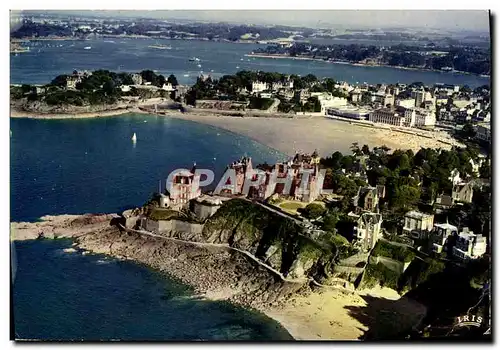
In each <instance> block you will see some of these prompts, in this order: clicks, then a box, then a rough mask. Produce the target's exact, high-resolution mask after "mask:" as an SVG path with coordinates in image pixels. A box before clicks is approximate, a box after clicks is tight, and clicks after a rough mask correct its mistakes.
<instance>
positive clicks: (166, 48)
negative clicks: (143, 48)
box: [148, 45, 172, 50]
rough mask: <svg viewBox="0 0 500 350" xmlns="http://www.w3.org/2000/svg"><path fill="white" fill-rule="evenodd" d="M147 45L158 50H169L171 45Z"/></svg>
mask: <svg viewBox="0 0 500 350" xmlns="http://www.w3.org/2000/svg"><path fill="white" fill-rule="evenodd" d="M148 47H150V48H152V49H160V50H171V49H172V46H166V45H149V46H148Z"/></svg>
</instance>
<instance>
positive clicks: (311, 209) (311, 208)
mask: <svg viewBox="0 0 500 350" xmlns="http://www.w3.org/2000/svg"><path fill="white" fill-rule="evenodd" d="M325 211H326V209H325V208H324V207H323V206H322V205H321V204H318V203H310V204H308V205H307V206H306V207H305V208H304V211H303V215H304V217H306V218H308V219H317V218H319V217H320V216H321V215H323V214H324V213H325Z"/></svg>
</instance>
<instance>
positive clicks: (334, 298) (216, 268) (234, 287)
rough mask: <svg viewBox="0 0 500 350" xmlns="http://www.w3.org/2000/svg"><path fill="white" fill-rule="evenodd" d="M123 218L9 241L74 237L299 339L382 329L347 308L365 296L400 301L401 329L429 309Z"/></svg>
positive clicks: (29, 232) (92, 218) (76, 219)
mask: <svg viewBox="0 0 500 350" xmlns="http://www.w3.org/2000/svg"><path fill="white" fill-rule="evenodd" d="M118 218H119V216H118V215H116V214H100V215H93V214H85V215H60V216H45V217H43V218H41V221H40V222H34V223H11V241H13V242H14V243H15V241H16V240H26V239H37V238H40V234H41V233H43V235H42V236H43V238H49V239H53V238H72V239H73V240H74V241H75V243H74V246H75V247H78V248H81V249H84V250H85V252H86V251H89V252H93V253H98V254H106V255H109V256H113V257H116V258H118V259H126V260H131V261H134V262H138V263H142V264H145V265H147V266H149V267H151V268H154V269H156V270H159V271H161V272H162V273H165V274H167V275H169V276H171V277H173V278H175V279H177V280H180V281H181V282H183V283H185V284H187V285H189V286H192V287H193V288H194V290H195V292H196V294H197V295H198V296H200V297H204V298H207V299H210V300H227V301H229V302H232V303H234V304H237V305H241V306H244V307H246V308H251V309H254V310H258V311H260V312H262V313H264V314H266V315H267V316H268V317H271V318H273V319H275V320H277V321H278V322H280V323H281V324H282V325H283V326H284V327H285V328H286V329H287V330H288V331H289V332H290V334H291V335H292V336H293V337H294V338H295V339H297V340H300V339H303V340H310V339H340V340H345V339H357V338H360V337H362V335H363V332H366V331H367V330H368V329H371V328H376V327H382V326H379V325H377V322H373V323H371V321H370V323H368V324H367V323H366V322H364V321H363V320H362V319H358V317H356V315H354V314H353V313H352V312H351V311H349V310H350V309H352V308H363V305H366V307H368V305H367V300H371V299H367V298H375V296H376V297H377V298H384V299H383V300H389V301H392V300H394V305H395V306H394V308H396V307H397V309H398V310H399V311H398V312H397V313H398V315H399V316H398V317H400V318H401V320H402V321H401V322H400V324H399V325H398V326H397V327H396V328H397V329H400V328H405V327H409V326H411V325H412V324H414V323H415V322H416V320H418V319H419V318H420V317H421V316H422V315H423V313H424V312H425V308H424V307H423V306H422V305H420V304H417V303H415V302H413V301H411V300H406V299H405V298H399V296H398V295H397V293H396V292H394V291H392V290H388V289H385V290H384V289H378V290H376V291H362V292H361V293H354V294H353V293H350V294H347V293H343V292H340V291H336V290H328V289H324V288H316V287H312V286H310V284H309V283H308V282H307V281H305V282H304V283H295V282H288V281H284V280H283V279H282V278H280V277H279V276H277V275H276V274H273V273H270V271H269V270H267V269H266V268H264V267H263V266H261V265H259V264H257V263H256V262H255V261H253V260H252V259H250V258H249V257H247V256H245V255H244V254H242V253H239V252H237V251H234V250H231V249H229V248H228V247H212V246H206V247H205V246H200V245H199V244H198V245H197V244H194V243H191V244H190V243H189V242H179V241H175V240H171V239H168V238H162V237H153V236H148V235H143V234H139V233H134V232H127V231H124V230H120V229H119V228H118V227H117V226H115V225H114V222H113V221H114V220H118ZM85 252H84V253H85ZM381 300H382V299H381ZM384 307H385V306H384ZM377 312H378V311H377ZM373 320H375V319H373ZM384 327H387V325H385V326H384Z"/></svg>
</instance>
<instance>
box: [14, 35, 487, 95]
mask: <svg viewBox="0 0 500 350" xmlns="http://www.w3.org/2000/svg"><path fill="white" fill-rule="evenodd" d="M23 45H24V46H29V48H30V51H29V52H25V53H19V54H18V55H17V56H16V55H13V54H11V56H10V59H11V60H10V62H11V63H10V65H11V83H12V84H22V83H26V84H46V83H49V82H50V81H51V80H52V79H53V78H54V77H55V76H57V75H59V74H68V73H71V72H72V71H73V70H75V69H76V70H96V69H108V70H111V71H117V72H118V71H124V72H138V71H141V70H144V69H151V70H153V71H155V72H157V73H159V74H163V75H166V76H168V75H170V74H174V75H175V76H176V77H177V80H178V81H179V83H181V84H193V83H194V82H195V81H196V78H197V77H198V76H199V75H200V74H202V73H203V74H205V75H207V74H210V75H211V76H213V77H215V78H218V77H220V76H222V75H224V74H234V73H236V72H237V71H240V70H262V71H273V72H280V73H283V74H298V75H307V74H314V75H316V76H317V77H318V78H325V77H330V78H333V79H335V80H338V81H347V82H349V83H360V84H361V83H364V82H366V83H369V84H378V83H398V82H399V83H406V84H409V83H413V82H423V83H424V84H435V83H445V84H458V85H468V86H469V87H471V88H474V87H477V86H481V85H485V84H489V78H488V77H481V76H477V75H472V74H462V73H452V72H433V71H418V70H405V69H398V68H390V67H364V66H353V65H349V64H338V63H329V62H323V61H304V60H292V59H273V58H257V57H247V56H245V55H247V54H249V53H251V52H252V51H254V50H256V49H257V48H262V47H265V46H266V45H261V44H246V43H244V44H234V43H227V42H212V41H195V40H189V41H182V40H168V39H148V38H144V39H138V38H109V39H95V40H69V41H67V40H64V41H62V40H57V41H55V40H48V41H33V42H29V43H25V44H23ZM155 45H163V46H167V47H171V48H170V49H157V48H153V47H151V46H155ZM88 47H90V49H85V48H88ZM194 57H196V58H199V59H200V61H199V62H198V61H190V60H189V59H190V58H194ZM198 65H200V67H198Z"/></svg>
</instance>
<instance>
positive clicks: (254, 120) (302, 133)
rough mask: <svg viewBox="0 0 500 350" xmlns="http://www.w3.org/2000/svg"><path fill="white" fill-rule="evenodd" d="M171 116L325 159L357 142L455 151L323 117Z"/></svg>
mask: <svg viewBox="0 0 500 350" xmlns="http://www.w3.org/2000/svg"><path fill="white" fill-rule="evenodd" d="M169 117H172V118H179V119H185V120H190V121H194V122H199V123H204V124H208V125H212V126H216V127H219V128H222V129H226V130H229V131H232V132H235V133H237V134H240V135H244V136H247V137H249V138H251V139H253V140H255V141H257V142H259V143H262V144H264V145H266V146H269V147H271V148H274V149H276V150H279V151H281V152H283V153H285V154H288V155H293V154H295V152H296V151H303V152H312V151H313V150H314V149H317V150H318V153H319V154H320V155H322V156H329V155H331V154H332V153H333V152H335V151H341V152H350V150H349V147H350V146H351V145H352V143H353V142H357V143H359V145H364V144H367V145H368V146H370V148H372V147H374V146H382V145H386V146H388V147H389V148H391V149H393V150H395V149H412V150H413V151H414V152H417V151H418V150H419V149H420V148H421V147H430V148H439V147H440V148H444V149H449V148H451V146H450V145H447V144H444V143H441V142H439V141H437V140H434V139H429V138H426V137H421V136H417V135H410V134H405V133H401V132H398V131H391V130H385V129H377V128H371V127H367V126H360V125H356V124H350V123H348V122H344V121H339V120H333V119H329V118H325V117H322V116H311V117H308V116H300V117H295V118H264V117H244V118H241V117H240V118H238V117H230V116H215V115H209V114H207V115H198V114H183V113H178V114H177V113H176V114H172V115H170V116H169Z"/></svg>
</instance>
